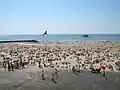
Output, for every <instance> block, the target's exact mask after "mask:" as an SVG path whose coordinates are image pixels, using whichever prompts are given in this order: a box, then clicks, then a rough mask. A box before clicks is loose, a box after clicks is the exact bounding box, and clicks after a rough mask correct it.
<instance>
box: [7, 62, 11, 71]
mask: <svg viewBox="0 0 120 90" xmlns="http://www.w3.org/2000/svg"><path fill="white" fill-rule="evenodd" d="M8 71H9V72H10V71H11V66H10V63H9V62H8Z"/></svg>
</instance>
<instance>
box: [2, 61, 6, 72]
mask: <svg viewBox="0 0 120 90" xmlns="http://www.w3.org/2000/svg"><path fill="white" fill-rule="evenodd" d="M3 67H4V70H5V71H6V68H7V64H6V62H3Z"/></svg>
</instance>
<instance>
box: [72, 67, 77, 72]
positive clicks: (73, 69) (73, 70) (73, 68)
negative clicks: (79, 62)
mask: <svg viewBox="0 0 120 90" xmlns="http://www.w3.org/2000/svg"><path fill="white" fill-rule="evenodd" d="M72 72H73V73H74V74H75V73H76V70H75V66H73V67H72Z"/></svg>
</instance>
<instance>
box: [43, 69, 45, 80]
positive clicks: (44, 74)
mask: <svg viewBox="0 0 120 90" xmlns="http://www.w3.org/2000/svg"><path fill="white" fill-rule="evenodd" d="M42 80H44V81H45V74H44V70H42Z"/></svg>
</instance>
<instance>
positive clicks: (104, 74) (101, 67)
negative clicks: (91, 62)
mask: <svg viewBox="0 0 120 90" xmlns="http://www.w3.org/2000/svg"><path fill="white" fill-rule="evenodd" d="M100 69H102V70H103V73H102V75H103V77H105V78H106V79H107V77H106V72H105V69H106V67H105V66H103V65H101V66H100Z"/></svg>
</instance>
